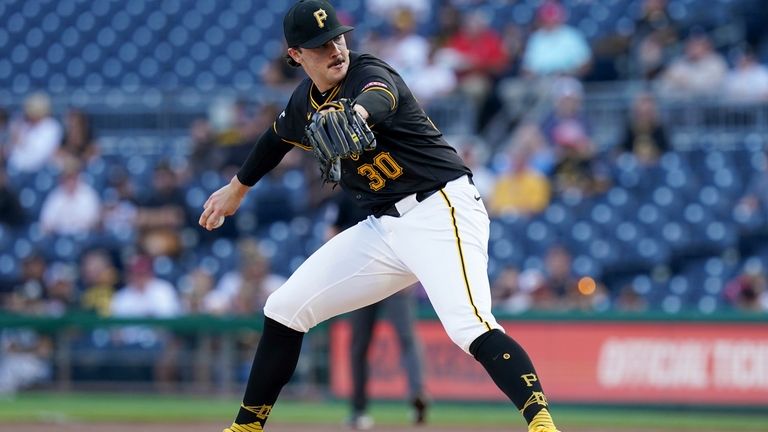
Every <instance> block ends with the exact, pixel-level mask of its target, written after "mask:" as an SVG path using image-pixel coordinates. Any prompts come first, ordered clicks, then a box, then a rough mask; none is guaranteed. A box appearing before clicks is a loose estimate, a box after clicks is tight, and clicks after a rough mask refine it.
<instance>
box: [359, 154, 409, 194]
mask: <svg viewBox="0 0 768 432" xmlns="http://www.w3.org/2000/svg"><path fill="white" fill-rule="evenodd" d="M357 173H358V174H360V175H362V176H365V177H368V180H370V183H368V186H369V187H370V188H371V190H374V191H377V190H380V189H381V188H383V187H384V186H385V185H386V184H387V180H386V179H389V180H394V179H396V178H398V177H400V176H401V175H403V167H401V166H400V165H399V164H398V163H397V161H395V159H393V158H392V155H390V154H389V152H381V153H379V154H377V155H376V156H374V157H373V163H372V164H369V163H367V164H363V165H360V166H359V167H357ZM385 177H386V179H385Z"/></svg>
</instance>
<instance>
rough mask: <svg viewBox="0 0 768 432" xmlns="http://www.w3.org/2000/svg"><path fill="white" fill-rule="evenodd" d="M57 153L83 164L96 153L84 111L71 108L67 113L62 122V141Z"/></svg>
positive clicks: (91, 131) (91, 130) (96, 149)
mask: <svg viewBox="0 0 768 432" xmlns="http://www.w3.org/2000/svg"><path fill="white" fill-rule="evenodd" d="M59 151H61V152H64V153H66V154H67V155H69V156H72V157H74V158H75V159H77V160H80V161H83V162H87V161H89V160H90V159H91V158H93V157H94V156H96V154H97V153H98V147H97V146H96V145H95V143H94V137H93V129H92V128H91V125H90V121H89V119H88V115H87V114H86V113H85V112H84V111H82V110H80V109H77V108H72V109H70V110H69V111H68V112H67V115H66V117H65V120H64V140H63V141H62V143H61V147H60V148H59Z"/></svg>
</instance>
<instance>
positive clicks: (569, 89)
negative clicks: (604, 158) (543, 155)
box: [541, 77, 592, 158]
mask: <svg viewBox="0 0 768 432" xmlns="http://www.w3.org/2000/svg"><path fill="white" fill-rule="evenodd" d="M550 93H551V97H552V104H553V108H552V110H550V111H549V113H547V114H546V116H545V117H544V120H543V121H542V126H541V128H542V131H543V132H544V134H545V136H546V137H547V140H548V141H549V143H550V145H552V146H553V147H554V151H555V154H556V158H560V157H561V156H562V153H563V152H565V151H566V150H568V149H574V150H577V151H580V152H588V151H590V147H591V146H592V142H591V139H590V135H591V133H592V128H591V125H590V123H589V121H588V120H587V116H586V115H585V114H584V109H583V105H582V103H583V99H584V86H583V85H582V84H581V82H580V81H579V80H577V79H575V78H570V77H563V78H558V79H557V80H555V81H553V83H552V86H551V90H550Z"/></svg>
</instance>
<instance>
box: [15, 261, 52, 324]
mask: <svg viewBox="0 0 768 432" xmlns="http://www.w3.org/2000/svg"><path fill="white" fill-rule="evenodd" d="M47 268H48V263H47V262H46V261H45V258H43V256H42V255H40V254H37V253H33V254H31V255H29V256H28V257H26V258H24V259H23V260H21V275H20V277H19V279H18V280H17V281H16V282H15V283H14V284H13V290H12V291H11V293H10V294H9V295H8V297H7V298H6V299H5V305H4V307H5V309H7V310H8V311H10V312H13V313H19V314H37V313H39V312H40V311H41V309H42V301H43V297H44V296H45V291H46V288H45V273H46V270H47Z"/></svg>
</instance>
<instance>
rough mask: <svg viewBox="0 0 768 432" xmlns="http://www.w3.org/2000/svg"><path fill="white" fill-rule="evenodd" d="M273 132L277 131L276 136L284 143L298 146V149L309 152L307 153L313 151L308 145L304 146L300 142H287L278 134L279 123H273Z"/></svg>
mask: <svg viewBox="0 0 768 432" xmlns="http://www.w3.org/2000/svg"><path fill="white" fill-rule="evenodd" d="M272 130H273V131H275V135H277V136H279V137H280V140H281V141H283V142H284V143H286V144H290V145H293V146H296V147H298V148H300V149H302V150H307V151H309V150H312V147H310V146H306V145H304V144H302V143H299V142H296V141H291V140H287V139H285V138H283V137H281V136H280V135H279V134H278V133H277V122H273V123H272Z"/></svg>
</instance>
